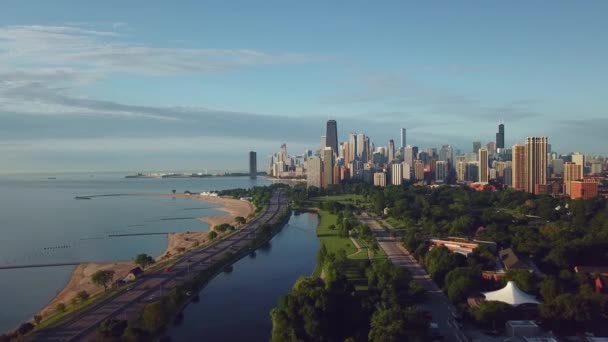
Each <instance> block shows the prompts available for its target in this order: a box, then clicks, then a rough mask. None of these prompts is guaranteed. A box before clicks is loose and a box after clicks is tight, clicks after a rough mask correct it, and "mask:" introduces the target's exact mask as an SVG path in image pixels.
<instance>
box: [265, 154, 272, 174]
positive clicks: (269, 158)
mask: <svg viewBox="0 0 608 342" xmlns="http://www.w3.org/2000/svg"><path fill="white" fill-rule="evenodd" d="M273 165H274V156H270V157H268V164H266V173H267V174H268V175H269V176H270V177H274V175H273V174H272V168H273Z"/></svg>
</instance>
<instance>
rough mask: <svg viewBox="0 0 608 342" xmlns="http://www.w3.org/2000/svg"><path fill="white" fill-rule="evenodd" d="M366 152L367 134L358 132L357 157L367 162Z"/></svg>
mask: <svg viewBox="0 0 608 342" xmlns="http://www.w3.org/2000/svg"><path fill="white" fill-rule="evenodd" d="M366 152H367V151H366V148H365V134H362V133H359V134H357V158H358V159H359V160H361V161H362V162H364V163H365V162H367V156H366V154H365V153H366Z"/></svg>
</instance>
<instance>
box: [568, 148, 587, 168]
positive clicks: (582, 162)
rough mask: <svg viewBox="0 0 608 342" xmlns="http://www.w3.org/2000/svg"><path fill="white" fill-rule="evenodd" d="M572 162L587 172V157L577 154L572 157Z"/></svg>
mask: <svg viewBox="0 0 608 342" xmlns="http://www.w3.org/2000/svg"><path fill="white" fill-rule="evenodd" d="M570 160H571V161H572V162H573V163H576V164H578V165H581V166H582V167H583V171H585V155H584V154H582V153H579V152H575V153H573V154H572V155H571V156H570Z"/></svg>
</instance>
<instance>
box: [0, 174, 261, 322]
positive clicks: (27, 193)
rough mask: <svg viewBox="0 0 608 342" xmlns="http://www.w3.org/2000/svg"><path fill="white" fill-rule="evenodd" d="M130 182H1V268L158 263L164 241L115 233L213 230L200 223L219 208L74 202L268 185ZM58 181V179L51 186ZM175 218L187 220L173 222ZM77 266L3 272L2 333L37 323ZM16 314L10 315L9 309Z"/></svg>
mask: <svg viewBox="0 0 608 342" xmlns="http://www.w3.org/2000/svg"><path fill="white" fill-rule="evenodd" d="M124 176H125V174H119V173H107V174H95V175H90V174H59V175H19V176H0V266H4V265H15V264H17V265H20V264H35V263H55V262H80V261H111V260H127V259H132V258H133V257H134V256H135V255H136V254H138V253H147V254H150V255H154V256H156V255H159V254H160V253H162V251H163V250H164V249H165V247H166V244H167V237H166V236H165V235H149V236H132V237H108V234H111V233H119V234H120V233H123V234H124V233H150V232H170V231H171V232H174V231H186V230H206V229H208V227H207V224H206V223H203V222H200V221H199V220H197V219H196V218H198V217H202V216H222V215H226V214H225V213H223V212H220V211H217V210H213V208H214V207H216V206H217V205H216V204H212V203H206V202H201V201H193V200H188V199H173V198H171V197H155V196H133V195H128V196H109V197H94V198H93V199H91V200H76V199H74V197H75V196H88V195H108V194H142V193H170V192H171V190H173V189H175V190H177V191H178V192H184V191H185V190H190V191H193V192H201V191H209V190H224V189H231V188H249V187H252V186H255V185H267V184H270V182H269V181H268V180H266V179H264V178H258V179H255V180H252V179H249V178H248V177H213V178H180V179H178V178H168V179H167V178H165V179H125V178H124ZM48 177H56V179H48ZM175 218H180V219H178V220H174V219H175ZM73 269H74V266H62V267H49V268H31V269H14V270H0V303H2V304H3V307H4V308H5V309H3V310H0V332H4V331H7V330H9V329H12V328H14V327H16V326H17V325H18V324H20V323H21V322H23V321H26V320H28V319H29V318H30V317H32V316H33V315H34V314H35V313H36V312H37V311H38V310H39V309H41V308H42V307H43V306H44V305H45V304H46V303H47V302H48V301H50V300H51V299H52V297H53V296H54V295H55V294H56V293H57V292H59V291H60V290H61V289H62V288H63V287H64V286H65V284H66V283H67V281H68V279H69V276H70V274H71V272H72V271H73ZM7 308H10V309H7Z"/></svg>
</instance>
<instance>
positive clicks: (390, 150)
mask: <svg viewBox="0 0 608 342" xmlns="http://www.w3.org/2000/svg"><path fill="white" fill-rule="evenodd" d="M387 157H388V161H389V162H392V161H393V160H395V141H394V140H393V139H391V140H389V141H388V155H387Z"/></svg>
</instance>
